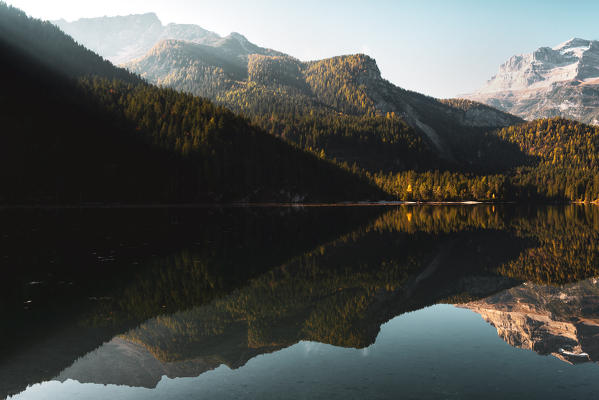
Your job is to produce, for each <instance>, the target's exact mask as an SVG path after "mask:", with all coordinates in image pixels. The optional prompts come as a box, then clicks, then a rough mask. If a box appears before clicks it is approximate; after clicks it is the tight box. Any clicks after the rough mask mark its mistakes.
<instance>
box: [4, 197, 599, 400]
mask: <svg viewBox="0 0 599 400" xmlns="http://www.w3.org/2000/svg"><path fill="white" fill-rule="evenodd" d="M0 237H1V238H2V239H1V240H2V246H1V248H0V263H1V267H2V270H1V271H2V274H3V279H2V280H1V282H0V289H1V292H0V293H1V296H2V298H1V300H2V301H1V303H0V307H1V311H2V312H3V315H4V322H3V323H2V324H1V325H0V326H1V328H0V334H1V335H2V339H3V340H2V341H1V342H0V343H1V344H0V397H1V398H10V399H106V398H111V399H114V400H116V399H163V398H168V399H189V398H193V399H246V398H247V399H280V398H290V399H315V398H322V399H336V398H338V399H353V398H355V399H370V398H372V399H395V398H406V399H480V398H491V399H504V398H522V399H529V398H545V399H589V398H596V397H597V396H598V395H599V379H598V378H599V365H598V364H597V363H598V362H599V280H598V279H597V277H599V208H598V207H596V206H583V205H569V206H526V207H523V206H516V205H434V206H433V205H393V206H390V205H387V206H374V205H371V206H335V207H326V206H320V207H309V206H283V205H281V206H276V205H270V206H254V207H222V208H212V207H198V208H193V207H180V208H169V207H163V208H152V207H147V208H93V207H90V208H72V209H68V208H65V209H60V208H57V209H53V208H46V209H26V208H13V209H3V210H0Z"/></svg>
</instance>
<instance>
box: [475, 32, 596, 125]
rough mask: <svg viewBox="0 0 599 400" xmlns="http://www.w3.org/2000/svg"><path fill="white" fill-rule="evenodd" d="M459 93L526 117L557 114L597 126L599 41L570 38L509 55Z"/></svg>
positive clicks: (543, 116)
mask: <svg viewBox="0 0 599 400" xmlns="http://www.w3.org/2000/svg"><path fill="white" fill-rule="evenodd" d="M463 97H465V98H468V99H471V100H475V101H479V102H482V103H485V104H488V105H490V106H492V107H497V108H499V109H501V110H504V111H506V112H509V113H512V114H515V115H518V116H520V117H522V118H524V119H527V120H532V119H537V118H546V117H555V116H561V117H566V118H573V119H576V120H579V121H581V122H584V123H591V124H599V41H596V40H595V41H592V40H585V39H578V38H574V39H571V40H568V41H567V42H565V43H562V44H560V45H558V46H556V47H554V48H549V47H541V48H539V49H537V50H536V51H534V52H533V53H530V54H523V55H517V56H513V57H511V58H510V59H509V60H508V61H506V62H505V63H504V64H503V65H501V66H500V67H499V72H498V73H497V75H495V76H494V77H492V78H491V79H490V80H489V81H488V82H487V83H486V85H485V86H483V87H482V88H480V89H479V90H477V91H476V92H474V93H471V94H468V95H465V96H463Z"/></svg>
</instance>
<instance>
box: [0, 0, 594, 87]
mask: <svg viewBox="0 0 599 400" xmlns="http://www.w3.org/2000/svg"><path fill="white" fill-rule="evenodd" d="M6 2H7V3H8V4H11V5H14V6H15V7H18V8H21V9H22V10H24V11H25V12H27V13H28V14H29V15H31V16H33V17H36V18H41V19H48V20H54V19H60V18H64V19H66V20H68V21H72V20H76V19H78V18H82V17H99V16H105V15H108V16H114V15H128V14H137V13H145V12H155V13H156V14H157V15H158V17H159V18H160V19H161V20H162V22H163V23H164V24H166V23H170V22H175V23H191V24H197V25H200V26H202V27H203V28H205V29H208V30H211V31H214V32H216V33H219V34H221V35H227V34H229V33H231V32H239V33H241V34H243V35H244V36H246V37H247V38H248V39H249V40H250V41H251V42H253V43H255V44H257V45H259V46H262V47H269V48H273V49H276V50H279V51H282V52H285V53H287V54H290V55H292V56H295V57H297V58H299V59H301V60H314V59H321V58H326V57H332V56H336V55H341V54H350V53H365V54H368V55H369V56H371V57H373V58H375V59H376V60H377V63H378V66H379V69H380V70H381V73H382V76H383V77H384V78H385V79H388V80H389V81H391V82H393V83H394V84H396V85H398V86H401V87H403V88H406V89H410V90H415V91H418V92H421V93H425V94H428V95H431V96H435V97H440V98H446V97H455V96H457V95H459V94H463V93H469V92H472V91H474V90H476V89H477V88H479V87H481V86H482V85H483V84H484V83H485V82H486V81H487V80H488V79H489V78H491V77H492V76H493V75H494V74H495V73H496V72H497V70H498V68H499V65H501V64H502V63H503V62H505V61H506V60H507V59H508V58H509V57H511V56H512V55H515V54H522V53H529V52H531V51H534V50H535V49H537V48H539V47H542V46H549V47H553V46H556V45H557V44H559V43H562V42H564V41H566V40H568V39H570V38H573V37H580V38H584V39H599V23H597V16H599V1H598V0H578V1H577V0H568V1H564V0H562V1H557V0H528V1H527V0H500V1H495V0H478V1H476V0H410V1H408V0H395V1H394V0H369V1H364V0H361V1H358V0H301V1H298V0H291V1H290V0H218V1H215V0H207V1H205V0H196V1H190V0H101V1H87V0H51V1H50V0H7V1H6Z"/></svg>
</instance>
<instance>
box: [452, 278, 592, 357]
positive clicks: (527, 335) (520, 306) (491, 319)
mask: <svg viewBox="0 0 599 400" xmlns="http://www.w3.org/2000/svg"><path fill="white" fill-rule="evenodd" d="M462 307H465V308H469V309H471V310H472V311H474V312H476V313H478V314H480V315H481V316H482V317H483V319H484V320H485V321H487V322H488V323H490V324H491V325H493V326H494V327H495V328H496V329H497V334H498V335H499V337H501V338H502V339H503V340H505V341H506V342H507V343H509V344H510V345H512V346H514V347H519V348H523V349H527V350H532V351H535V352H537V353H539V354H544V355H546V354H551V355H553V356H555V357H557V358H559V359H560V360H563V361H566V362H568V363H572V364H574V363H580V362H588V361H593V362H599V281H598V280H597V279H591V280H587V281H582V282H578V283H576V284H573V285H568V286H565V287H555V286H540V285H535V284H531V283H526V284H524V285H522V286H519V287H516V288H513V289H510V290H507V291H505V292H502V293H499V294H497V295H494V296H491V297H488V298H486V299H484V300H480V301H474V302H471V303H467V304H465V305H462Z"/></svg>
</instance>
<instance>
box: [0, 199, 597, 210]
mask: <svg viewBox="0 0 599 400" xmlns="http://www.w3.org/2000/svg"><path fill="white" fill-rule="evenodd" d="M479 205H487V206H496V205H537V206H548V205H594V206H599V201H593V202H588V201H586V202H585V201H573V202H565V203H543V202H539V203H536V202H531V203H519V202H516V201H502V202H486V201H473V200H471V201H376V202H375V201H372V202H370V201H354V202H351V201H348V202H338V203H326V202H315V203H289V202H257V203H185V204H177V203H172V204H118V203H114V204H101V203H98V204H95V203H90V204H58V205H50V204H14V205H12V204H7V205H0V210H9V209H168V208H181V209H184V208H188V209H194V208H259V207H281V208H283V207H285V208H287V207H290V208H293V207H298V208H300V207H397V206H479Z"/></svg>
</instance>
